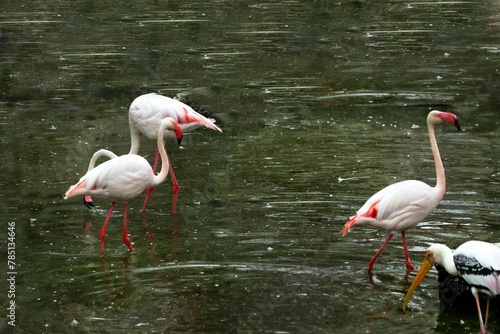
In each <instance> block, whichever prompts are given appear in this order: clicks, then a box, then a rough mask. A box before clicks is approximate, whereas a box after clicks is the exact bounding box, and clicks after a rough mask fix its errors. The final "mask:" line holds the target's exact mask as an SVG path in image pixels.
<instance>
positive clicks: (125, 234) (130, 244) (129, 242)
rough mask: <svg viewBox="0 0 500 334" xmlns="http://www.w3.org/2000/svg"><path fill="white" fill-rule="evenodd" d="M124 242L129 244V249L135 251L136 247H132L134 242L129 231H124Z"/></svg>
mask: <svg viewBox="0 0 500 334" xmlns="http://www.w3.org/2000/svg"><path fill="white" fill-rule="evenodd" d="M123 242H124V243H125V245H127V247H128V249H129V251H131V252H133V251H134V247H132V242H131V241H130V237H129V236H128V233H127V232H124V233H123Z"/></svg>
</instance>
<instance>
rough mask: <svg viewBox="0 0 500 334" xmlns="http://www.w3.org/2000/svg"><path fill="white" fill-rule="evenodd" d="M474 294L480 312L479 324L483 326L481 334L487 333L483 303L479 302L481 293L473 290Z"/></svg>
mask: <svg viewBox="0 0 500 334" xmlns="http://www.w3.org/2000/svg"><path fill="white" fill-rule="evenodd" d="M472 294H473V295H474V297H475V298H476V305H477V313H478V314H479V326H481V334H486V333H487V331H486V326H485V325H484V322H483V315H482V313H481V305H480V304H479V293H478V292H477V291H476V292H472Z"/></svg>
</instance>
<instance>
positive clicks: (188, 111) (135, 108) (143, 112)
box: [129, 93, 222, 213]
mask: <svg viewBox="0 0 500 334" xmlns="http://www.w3.org/2000/svg"><path fill="white" fill-rule="evenodd" d="M166 117H170V118H172V119H174V120H175V121H176V122H177V124H178V125H179V127H180V129H181V130H182V133H184V132H189V131H192V130H194V129H196V128H200V127H206V128H209V129H213V130H217V131H219V132H222V130H221V129H220V128H219V127H218V126H217V125H215V124H214V122H213V121H212V120H210V119H208V118H206V117H205V116H203V115H201V114H199V113H197V112H196V111H194V110H193V109H192V108H191V107H190V106H188V105H186V104H184V103H182V102H180V101H177V100H175V99H172V98H169V97H166V96H163V95H158V94H156V93H149V94H144V95H141V96H139V97H137V98H136V99H135V100H134V101H132V103H131V105H130V108H129V126H130V137H131V143H130V152H129V154H138V153H139V146H140V138H141V133H142V134H143V135H145V136H146V137H148V138H150V139H154V138H156V136H157V134H158V129H159V127H160V124H161V122H162V120H163V119H165V118H166ZM174 137H177V138H178V136H176V134H175V133H174V132H172V131H165V133H164V138H165V139H169V138H174ZM179 144H180V142H179ZM158 154H159V151H158V150H156V154H155V160H154V163H153V172H156V166H157V164H158ZM167 159H168V156H167ZM169 174H170V178H171V179H172V184H173V187H172V190H173V193H174V198H173V202H172V212H173V213H175V212H176V206H177V194H178V191H179V183H178V182H177V178H176V177H175V173H174V170H173V168H172V165H170V169H169ZM153 189H154V188H153V187H150V188H149V189H148V191H147V193H146V198H145V200H144V204H143V206H142V211H145V210H146V207H147V205H148V202H149V198H150V196H151V193H152V192H153Z"/></svg>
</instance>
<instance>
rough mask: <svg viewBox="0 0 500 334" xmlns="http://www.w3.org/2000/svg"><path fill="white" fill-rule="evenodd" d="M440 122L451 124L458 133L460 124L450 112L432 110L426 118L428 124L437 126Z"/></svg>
mask: <svg viewBox="0 0 500 334" xmlns="http://www.w3.org/2000/svg"><path fill="white" fill-rule="evenodd" d="M442 121H444V122H448V123H450V124H453V125H454V126H455V127H456V128H457V129H458V131H460V123H459V122H458V117H457V116H456V115H455V114H452V113H451V112H446V111H439V110H433V111H431V112H430V113H429V115H428V116H427V122H428V123H433V124H437V123H440V122H442Z"/></svg>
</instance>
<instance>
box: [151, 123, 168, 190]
mask: <svg viewBox="0 0 500 334" xmlns="http://www.w3.org/2000/svg"><path fill="white" fill-rule="evenodd" d="M166 129H167V124H166V123H165V122H162V124H161V126H160V131H159V132H158V140H157V148H158V152H160V158H161V170H160V173H159V174H158V175H154V176H153V186H157V185H159V184H160V183H162V182H163V181H165V179H166V177H167V175H168V169H169V165H170V163H169V161H168V157H167V151H166V150H165V142H164V139H163V134H164V133H165V130H166Z"/></svg>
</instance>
